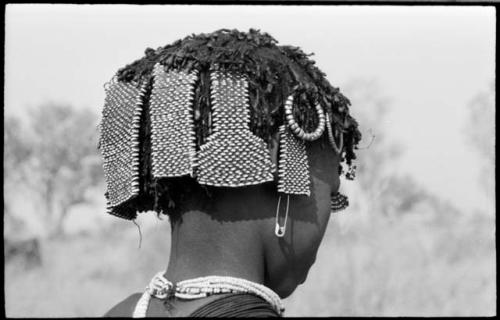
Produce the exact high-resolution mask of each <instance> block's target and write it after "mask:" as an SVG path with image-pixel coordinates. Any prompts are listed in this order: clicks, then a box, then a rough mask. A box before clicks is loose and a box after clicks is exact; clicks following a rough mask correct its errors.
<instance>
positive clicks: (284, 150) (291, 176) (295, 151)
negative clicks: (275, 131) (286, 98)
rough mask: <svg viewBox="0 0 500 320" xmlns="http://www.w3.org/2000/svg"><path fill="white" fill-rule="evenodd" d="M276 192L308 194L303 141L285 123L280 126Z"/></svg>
mask: <svg viewBox="0 0 500 320" xmlns="http://www.w3.org/2000/svg"><path fill="white" fill-rule="evenodd" d="M279 133H280V156H279V164H278V192H283V193H287V194H304V195H307V196H309V195H310V194H311V191H310V179H309V164H308V161H307V153H306V147H305V144H304V141H302V140H299V139H298V138H296V137H295V136H294V135H293V134H292V132H291V131H290V129H289V128H287V127H286V126H285V125H282V126H280V128H279Z"/></svg>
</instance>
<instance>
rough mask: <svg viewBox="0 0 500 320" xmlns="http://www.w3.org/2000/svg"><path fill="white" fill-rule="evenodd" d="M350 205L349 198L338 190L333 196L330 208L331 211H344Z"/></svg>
mask: <svg viewBox="0 0 500 320" xmlns="http://www.w3.org/2000/svg"><path fill="white" fill-rule="evenodd" d="M348 206H349V198H347V196H345V195H343V194H341V193H340V192H337V193H335V194H333V195H332V197H331V204H330V209H331V212H338V211H342V210H344V209H345V208H347V207H348Z"/></svg>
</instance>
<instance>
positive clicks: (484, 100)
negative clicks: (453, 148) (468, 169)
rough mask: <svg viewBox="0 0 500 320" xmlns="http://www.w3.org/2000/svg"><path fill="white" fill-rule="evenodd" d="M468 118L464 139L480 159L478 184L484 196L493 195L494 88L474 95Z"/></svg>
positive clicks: (491, 87)
mask: <svg viewBox="0 0 500 320" xmlns="http://www.w3.org/2000/svg"><path fill="white" fill-rule="evenodd" d="M468 106H469V116H468V117H467V119H468V121H467V123H466V125H465V128H464V131H465V135H466V138H467V140H468V142H469V144H470V145H471V147H473V148H474V149H475V150H476V152H477V153H478V155H479V157H481V158H482V163H483V166H482V168H481V171H480V176H479V179H480V184H481V187H482V188H483V189H484V191H485V193H486V195H488V196H490V197H493V196H494V193H495V180H494V179H495V88H494V83H493V82H492V83H491V84H490V86H489V88H488V89H487V90H485V91H483V92H480V93H478V94H476V95H475V96H474V97H473V98H472V99H471V101H470V102H469V105H468Z"/></svg>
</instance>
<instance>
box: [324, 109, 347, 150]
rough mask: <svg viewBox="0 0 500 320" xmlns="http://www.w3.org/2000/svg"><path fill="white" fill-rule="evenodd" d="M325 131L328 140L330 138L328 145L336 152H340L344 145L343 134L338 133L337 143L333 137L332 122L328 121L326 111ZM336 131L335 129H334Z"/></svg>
mask: <svg viewBox="0 0 500 320" xmlns="http://www.w3.org/2000/svg"><path fill="white" fill-rule="evenodd" d="M326 131H327V132H328V140H330V145H331V146H332V148H333V150H335V152H336V153H338V154H340V153H341V152H342V148H343V147H344V134H343V133H342V132H341V133H340V141H339V145H338V146H337V143H336V142H335V137H334V136H333V130H332V124H331V123H330V117H329V116H328V113H326ZM335 132H336V133H337V131H336V130H335Z"/></svg>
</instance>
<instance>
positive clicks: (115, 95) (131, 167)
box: [99, 79, 147, 218]
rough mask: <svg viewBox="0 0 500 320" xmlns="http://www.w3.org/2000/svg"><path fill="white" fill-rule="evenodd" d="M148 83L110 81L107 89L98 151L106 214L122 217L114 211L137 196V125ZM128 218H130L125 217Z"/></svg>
mask: <svg viewBox="0 0 500 320" xmlns="http://www.w3.org/2000/svg"><path fill="white" fill-rule="evenodd" d="M146 85H147V81H144V83H143V84H142V85H141V87H140V89H138V84H137V83H134V82H132V83H124V82H119V81H116V79H113V80H112V81H111V82H110V83H109V84H108V85H107V86H106V87H105V89H106V98H105V101H104V107H103V113H102V121H101V123H100V130H101V134H100V137H99V144H100V149H101V152H102V156H103V159H104V161H103V169H104V178H105V181H106V191H107V194H108V197H107V211H108V213H111V214H114V215H118V216H121V214H120V213H119V212H118V211H116V212H115V211H114V210H113V208H115V207H116V206H118V205H120V204H122V203H124V202H125V201H127V200H129V199H131V198H132V197H134V196H136V195H138V193H139V140H138V137H139V122H140V117H141V112H142V101H143V97H144V94H145V91H146ZM125 218H129V217H125Z"/></svg>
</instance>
